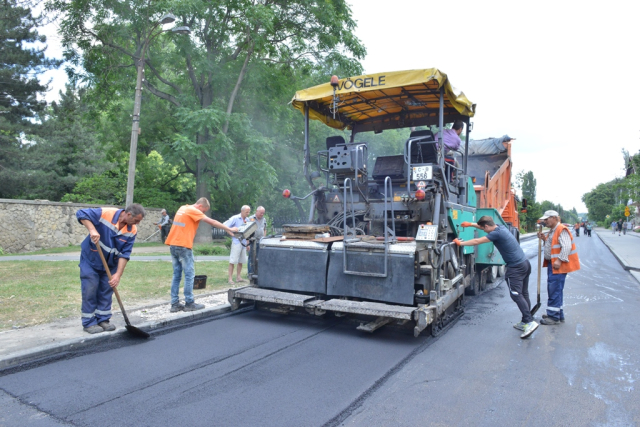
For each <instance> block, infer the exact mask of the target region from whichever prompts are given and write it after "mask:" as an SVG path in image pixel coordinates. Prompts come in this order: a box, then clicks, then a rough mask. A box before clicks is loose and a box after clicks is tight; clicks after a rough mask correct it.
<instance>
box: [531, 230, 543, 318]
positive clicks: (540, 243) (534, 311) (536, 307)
mask: <svg viewBox="0 0 640 427" xmlns="http://www.w3.org/2000/svg"><path fill="white" fill-rule="evenodd" d="M540 231H542V225H541V224H540ZM541 252H542V239H540V238H538V303H537V304H536V305H534V306H533V308H532V309H531V315H532V316H533V315H534V314H536V311H538V309H539V308H540V274H541V271H542V257H541V256H540V255H541Z"/></svg>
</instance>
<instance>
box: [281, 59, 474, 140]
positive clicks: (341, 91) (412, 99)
mask: <svg viewBox="0 0 640 427" xmlns="http://www.w3.org/2000/svg"><path fill="white" fill-rule="evenodd" d="M441 87H443V88H444V123H451V122H453V121H454V120H456V119H463V120H464V121H465V122H466V121H467V120H468V119H466V118H467V117H473V116H474V114H475V110H476V105H475V104H473V103H472V102H471V101H469V100H468V99H467V97H466V96H465V95H464V93H462V92H458V91H456V90H455V89H454V88H453V86H451V83H449V79H448V78H447V75H446V74H445V73H443V72H441V71H440V70H438V69H437V68H429V69H426V70H409V71H394V72H388V73H378V74H366V75H363V76H357V77H348V78H346V79H341V80H339V82H338V87H337V88H336V91H335V94H336V96H337V107H338V108H337V111H336V113H335V118H334V113H333V111H332V109H333V101H334V92H333V91H334V88H333V86H331V83H325V84H321V85H318V86H314V87H311V88H309V89H304V90H301V91H298V92H296V94H295V96H294V97H293V99H292V100H291V103H292V104H293V106H294V107H295V108H297V109H298V110H300V111H301V112H303V114H304V106H305V104H306V105H308V106H309V117H310V118H311V119H314V120H320V121H322V122H323V123H325V124H326V125H327V126H330V127H332V128H335V129H345V128H348V129H352V130H353V131H355V132H364V131H371V130H373V131H382V130H384V129H396V128H403V127H410V126H423V125H432V124H438V116H439V108H440V88H441Z"/></svg>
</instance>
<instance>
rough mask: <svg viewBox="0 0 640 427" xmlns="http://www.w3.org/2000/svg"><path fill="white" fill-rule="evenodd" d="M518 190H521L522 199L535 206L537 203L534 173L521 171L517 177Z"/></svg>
mask: <svg viewBox="0 0 640 427" xmlns="http://www.w3.org/2000/svg"><path fill="white" fill-rule="evenodd" d="M515 186H516V188H519V189H521V191H522V198H523V199H526V200H527V203H530V204H533V203H535V201H536V179H535V177H534V176H533V172H531V171H529V172H526V173H525V172H524V171H520V172H518V174H517V175H516V185H515Z"/></svg>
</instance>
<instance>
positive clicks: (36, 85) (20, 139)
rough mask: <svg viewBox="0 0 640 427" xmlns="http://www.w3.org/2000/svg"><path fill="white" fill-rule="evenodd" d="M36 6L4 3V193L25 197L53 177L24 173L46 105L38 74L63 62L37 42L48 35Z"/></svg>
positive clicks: (0, 135) (0, 38)
mask: <svg viewBox="0 0 640 427" xmlns="http://www.w3.org/2000/svg"><path fill="white" fill-rule="evenodd" d="M30 6H31V3H30V2H29V1H18V0H6V1H2V2H0V17H1V18H0V58H2V59H1V60H0V182H2V186H0V198H2V197H5V198H15V197H22V196H23V195H24V193H25V192H26V190H27V189H28V188H29V186H30V185H37V184H38V183H41V182H42V181H43V180H47V179H50V177H48V176H46V175H43V174H39V175H38V176H34V174H33V173H31V174H29V173H24V172H23V170H24V169H25V161H26V160H31V157H30V155H29V154H30V152H31V151H32V150H31V148H32V146H31V144H32V143H33V141H32V137H31V135H32V134H33V133H35V132H37V129H38V127H39V124H38V121H37V118H38V114H40V113H41V112H42V111H43V110H44V108H45V105H46V103H45V102H44V101H41V100H38V95H39V94H42V93H43V92H44V91H46V89H47V86H46V85H43V84H41V83H40V82H39V80H38V75H39V74H41V73H43V72H45V71H46V70H47V69H50V68H55V67H57V66H58V65H59V64H60V61H59V60H53V59H48V58H46V57H45V55H44V51H45V49H46V47H36V46H34V43H45V42H46V37H45V36H42V35H40V34H38V27H39V26H41V25H42V21H43V18H42V17H34V16H33V15H32V14H31V10H30ZM40 163H41V164H42V162H40ZM36 170H37V169H36ZM30 172H33V171H30ZM25 180H26V181H27V182H24V181H25Z"/></svg>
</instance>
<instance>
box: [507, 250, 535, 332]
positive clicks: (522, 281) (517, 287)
mask: <svg viewBox="0 0 640 427" xmlns="http://www.w3.org/2000/svg"><path fill="white" fill-rule="evenodd" d="M530 275H531V263H530V262H529V260H527V261H525V262H522V263H520V264H518V265H514V266H509V265H508V266H507V271H506V273H505V281H506V282H507V287H508V288H509V295H510V296H511V299H512V300H513V302H515V303H516V304H517V305H518V309H519V310H520V313H522V322H523V323H529V322H533V316H532V315H531V301H530V300H529V276H530Z"/></svg>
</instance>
